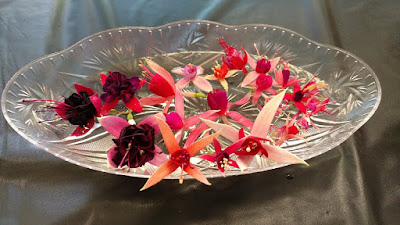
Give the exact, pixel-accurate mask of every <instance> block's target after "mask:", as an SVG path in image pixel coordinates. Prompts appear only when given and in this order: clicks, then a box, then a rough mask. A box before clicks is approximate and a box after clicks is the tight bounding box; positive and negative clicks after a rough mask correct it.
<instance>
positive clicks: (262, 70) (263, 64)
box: [239, 57, 280, 87]
mask: <svg viewBox="0 0 400 225" xmlns="http://www.w3.org/2000/svg"><path fill="white" fill-rule="evenodd" d="M279 59H280V58H279V57H277V58H273V59H271V60H266V58H265V57H264V58H262V59H260V60H258V61H257V63H256V62H255V61H254V59H253V58H251V57H249V65H250V67H251V68H252V69H253V70H254V71H251V72H250V73H249V74H247V75H246V77H245V78H244V79H243V81H242V83H241V84H239V86H241V87H244V86H246V85H248V84H250V83H252V82H253V81H254V80H256V79H257V77H258V76H259V75H261V74H264V75H266V74H267V73H269V72H270V71H272V70H273V69H275V67H276V65H277V64H278V62H279Z"/></svg>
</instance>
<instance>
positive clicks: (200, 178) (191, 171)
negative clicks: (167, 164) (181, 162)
mask: <svg viewBox="0 0 400 225" xmlns="http://www.w3.org/2000/svg"><path fill="white" fill-rule="evenodd" d="M184 170H185V172H186V173H188V174H189V175H191V176H192V177H194V178H195V179H196V180H198V181H200V182H201V183H203V184H206V185H211V184H210V182H208V180H207V178H206V177H205V176H204V175H203V174H202V173H201V172H200V170H199V168H197V167H196V166H195V165H193V164H190V165H189V166H188V167H186V168H185V169H184Z"/></svg>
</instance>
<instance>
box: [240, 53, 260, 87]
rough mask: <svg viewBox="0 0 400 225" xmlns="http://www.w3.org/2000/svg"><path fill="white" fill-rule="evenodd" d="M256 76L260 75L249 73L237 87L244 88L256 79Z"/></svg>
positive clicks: (254, 72)
mask: <svg viewBox="0 0 400 225" xmlns="http://www.w3.org/2000/svg"><path fill="white" fill-rule="evenodd" d="M249 58H250V57H249ZM258 75H260V74H259V73H257V72H256V71H251V72H250V73H248V74H247V75H246V77H245V78H244V79H243V81H242V83H240V84H239V86H241V87H244V86H246V85H248V84H250V83H251V82H253V81H254V80H255V79H257V77H258Z"/></svg>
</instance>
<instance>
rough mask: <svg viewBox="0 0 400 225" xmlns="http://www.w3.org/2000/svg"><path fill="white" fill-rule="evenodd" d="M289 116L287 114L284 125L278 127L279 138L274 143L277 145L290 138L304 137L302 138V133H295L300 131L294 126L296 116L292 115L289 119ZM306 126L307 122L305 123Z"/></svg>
mask: <svg viewBox="0 0 400 225" xmlns="http://www.w3.org/2000/svg"><path fill="white" fill-rule="evenodd" d="M289 116H290V115H288V117H287V118H286V122H285V126H283V127H281V128H280V129H278V134H277V136H279V137H280V139H279V140H278V141H277V142H276V143H275V144H276V145H278V146H280V145H282V144H283V143H284V142H285V141H287V140H290V139H301V140H304V138H303V137H304V135H297V134H298V133H299V132H300V131H299V129H298V128H297V127H296V118H297V116H294V117H293V118H292V119H291V120H289ZM302 124H303V123H302ZM307 126H308V123H307Z"/></svg>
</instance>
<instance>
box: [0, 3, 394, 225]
mask: <svg viewBox="0 0 400 225" xmlns="http://www.w3.org/2000/svg"><path fill="white" fill-rule="evenodd" d="M399 11H400V4H399V2H398V0H387V1H383V0H351V1H349V0H337V1H329V0H326V1H318V0H289V1H281V0H271V1H263V0H258V1H228V0H226V1H219V0H215V1H214V0H209V1H184V0H179V1H163V0H159V1H150V0H140V1H128V0H126V1H97V0H91V1H90V0H87V1H50V0H16V1H11V0H9V1H6V0H3V1H0V76H1V83H0V90H3V88H4V86H5V85H6V83H7V82H8V80H9V79H10V78H11V76H12V75H13V74H14V73H15V72H17V71H18V70H19V69H20V68H21V67H23V66H24V65H25V64H27V63H29V62H30V61H32V60H34V59H36V58H39V57H42V56H44V55H46V54H50V53H53V52H56V51H59V50H62V49H64V48H66V47H68V46H70V45H72V44H74V43H75V42H77V41H79V40H81V39H82V38H84V37H86V36H89V35H91V34H93V33H96V32H99V31H102V30H105V29H110V28H115V27H122V26H159V25H163V24H166V23H169V22H174V21H179V20H186V19H205V20H212V21H216V22H220V23H224V24H231V25H237V24H249V23H264V24H272V25H278V26H282V27H285V28H288V29H291V30H294V31H296V32H298V33H300V34H303V35H305V36H306V37H308V38H310V39H312V40H315V41H317V42H321V43H327V44H331V45H334V46H337V47H340V48H343V49H345V50H348V51H350V52H352V53H354V54H355V55H357V56H359V57H360V58H361V59H363V60H364V61H365V62H366V63H367V64H369V65H370V66H371V67H372V69H374V71H375V72H376V74H377V76H378V77H379V80H380V82H381V85H382V89H383V97H382V102H381V105H380V107H379V109H378V111H377V112H376V114H375V115H374V116H373V117H372V118H371V119H370V120H369V121H368V122H367V123H366V124H365V125H364V126H363V127H362V128H361V129H360V130H358V131H357V132H356V133H355V134H354V135H352V136H351V137H350V138H349V139H348V140H347V141H345V142H344V143H343V144H341V145H340V146H338V147H336V148H335V149H333V150H331V151H329V152H328V153H325V154H323V155H321V156H319V157H316V158H314V159H311V160H309V161H308V163H309V164H310V166H309V167H304V166H289V167H285V168H281V169H277V170H273V171H268V172H263V173H257V174H253V175H246V176H238V177H229V178H225V179H211V180H210V181H211V183H212V184H213V185H212V186H211V187H208V186H205V185H202V184H201V183H199V182H197V181H192V180H190V181H189V180H188V181H185V183H184V185H179V184H178V182H177V181H171V180H165V181H162V182H161V183H160V184H158V185H157V186H155V187H153V188H151V189H149V190H147V191H145V192H139V189H140V188H141V187H142V186H143V184H144V182H145V180H144V179H137V178H130V177H123V176H116V175H110V174H105V173H101V172H97V171H92V170H88V169H85V168H81V167H78V166H76V165H73V164H70V163H67V162H64V161H62V160H61V159H58V158H56V157H54V156H52V155H50V154H48V153H46V152H45V151H43V150H41V149H40V148H38V147H36V146H34V145H33V144H31V143H30V142H28V141H27V140H25V139H23V138H22V137H21V136H19V135H18V134H17V133H16V132H15V131H14V130H13V129H12V128H11V127H10V126H9V125H8V124H7V123H6V122H5V120H4V118H3V115H2V114H1V115H0V129H1V130H0V224H11V225H13V224H400V173H399V159H400V139H399V133H400V120H399V118H400V107H399V106H398V104H399V100H400V97H399V96H400V73H399V71H400V13H399ZM288 175H289V176H288ZM289 177H290V178H292V179H288V178H289Z"/></svg>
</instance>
